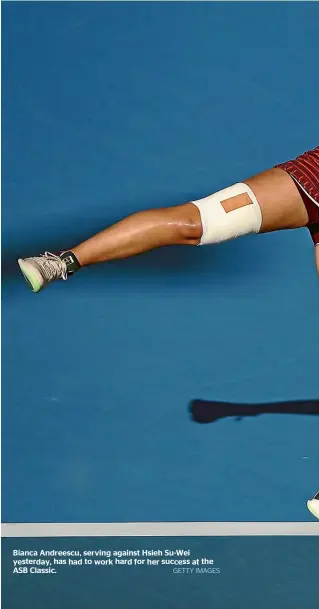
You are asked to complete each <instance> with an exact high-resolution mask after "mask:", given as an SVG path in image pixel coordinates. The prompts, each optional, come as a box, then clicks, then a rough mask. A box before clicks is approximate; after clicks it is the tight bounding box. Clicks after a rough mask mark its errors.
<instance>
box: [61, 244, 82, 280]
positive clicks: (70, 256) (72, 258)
mask: <svg viewBox="0 0 319 609" xmlns="http://www.w3.org/2000/svg"><path fill="white" fill-rule="evenodd" d="M60 258H61V260H62V261H63V262H64V263H65V265H66V271H67V274H68V275H73V274H74V273H75V272H76V271H78V270H79V269H80V268H81V264H80V263H79V261H78V259H77V257H76V255H75V254H74V252H73V251H70V250H67V251H65V252H62V253H61V254H60Z"/></svg>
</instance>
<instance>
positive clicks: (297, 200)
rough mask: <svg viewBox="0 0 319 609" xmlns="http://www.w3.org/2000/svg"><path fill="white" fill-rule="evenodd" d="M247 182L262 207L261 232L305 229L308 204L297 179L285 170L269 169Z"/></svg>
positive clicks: (307, 219)
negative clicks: (303, 197)
mask: <svg viewBox="0 0 319 609" xmlns="http://www.w3.org/2000/svg"><path fill="white" fill-rule="evenodd" d="M245 183H246V184H248V186H250V188H251V189H252V191H253V193H254V194H255V196H256V198H257V200H258V203H259V205H260V209H261V214H262V225H261V229H260V232H261V233H269V232H272V231H276V230H283V229H289V228H301V227H303V226H306V224H307V223H308V221H309V218H308V213H307V210H306V208H305V204H304V202H303V200H302V197H301V195H300V193H299V191H298V189H297V186H296V184H295V182H294V180H293V179H292V178H291V177H290V176H289V175H288V174H287V173H286V172H285V171H284V170H283V169H279V168H274V169H269V170H268V171H264V172H263V173H259V174H258V175H256V176H253V177H252V178H249V179H248V180H245Z"/></svg>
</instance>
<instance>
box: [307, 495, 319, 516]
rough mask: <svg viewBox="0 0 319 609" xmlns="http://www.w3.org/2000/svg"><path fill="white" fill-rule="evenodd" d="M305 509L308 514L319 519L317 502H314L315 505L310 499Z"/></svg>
mask: <svg viewBox="0 0 319 609" xmlns="http://www.w3.org/2000/svg"><path fill="white" fill-rule="evenodd" d="M317 504H318V505H317ZM307 508H308V510H309V512H311V513H312V515H313V516H315V517H316V518H318V519H319V502H318V501H316V503H314V501H313V500H312V499H310V500H309V501H307Z"/></svg>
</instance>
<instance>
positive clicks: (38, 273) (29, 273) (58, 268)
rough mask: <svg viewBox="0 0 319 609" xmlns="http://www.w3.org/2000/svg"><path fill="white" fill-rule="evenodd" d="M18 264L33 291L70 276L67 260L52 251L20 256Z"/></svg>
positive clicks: (38, 290)
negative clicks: (27, 256)
mask: <svg viewBox="0 0 319 609" xmlns="http://www.w3.org/2000/svg"><path fill="white" fill-rule="evenodd" d="M18 264H19V267H20V269H21V271H22V273H23V275H24V278H25V280H26V282H27V283H28V285H29V286H30V288H31V289H32V290H33V292H40V290H42V289H43V288H45V287H46V286H47V285H48V284H49V283H52V282H53V281H56V280H57V279H64V280H66V279H67V278H68V273H67V265H66V262H65V261H64V260H61V258H60V256H57V255H56V254H51V253H50V252H45V254H41V256H33V257H31V258H20V259H19V260H18Z"/></svg>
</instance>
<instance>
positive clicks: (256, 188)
mask: <svg viewBox="0 0 319 609" xmlns="http://www.w3.org/2000/svg"><path fill="white" fill-rule="evenodd" d="M246 183H247V184H248V185H249V186H250V188H251V189H252V191H253V192H254V193H255V195H256V197H257V199H258V202H259V204H260V208H261V213H262V226H261V232H270V231H275V230H281V229H289V228H299V227H302V226H305V225H306V224H307V222H308V214H307V211H306V208H305V206H304V203H303V200H302V198H301V196H300V194H299V192H298V190H297V188H296V186H295V183H294V181H293V180H292V179H291V178H290V177H289V176H288V174H287V173H286V172H285V171H283V170H282V169H270V170H269V171H265V172H263V173H261V174H258V175H256V176H253V177H252V178H249V179H248V180H246ZM201 236H202V225H201V219H200V213H199V211H198V209H197V207H196V206H195V205H193V204H192V203H186V204H184V205H179V206H176V207H169V208H163V209H155V210H148V211H142V212H139V213H137V214H133V215H132V216H129V217H127V218H125V219H124V220H121V221H120V222H118V223H117V224H115V225H113V226H111V227H109V228H107V229H106V230H104V231H102V232H101V233H98V234H97V235H95V236H94V237H91V238H90V239H88V240H87V241H84V242H83V243H81V244H80V245H77V246H76V247H74V248H71V249H72V252H73V253H74V254H75V256H76V257H77V259H78V261H79V263H80V264H81V266H86V265H88V264H95V263H97V262H104V261H106V260H114V259H118V258H127V257H129V256H134V255H136V254H140V253H142V252H145V251H148V250H151V249H154V248H157V247H162V246H165V245H178V244H187V245H198V243H199V242H200V239H201Z"/></svg>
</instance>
